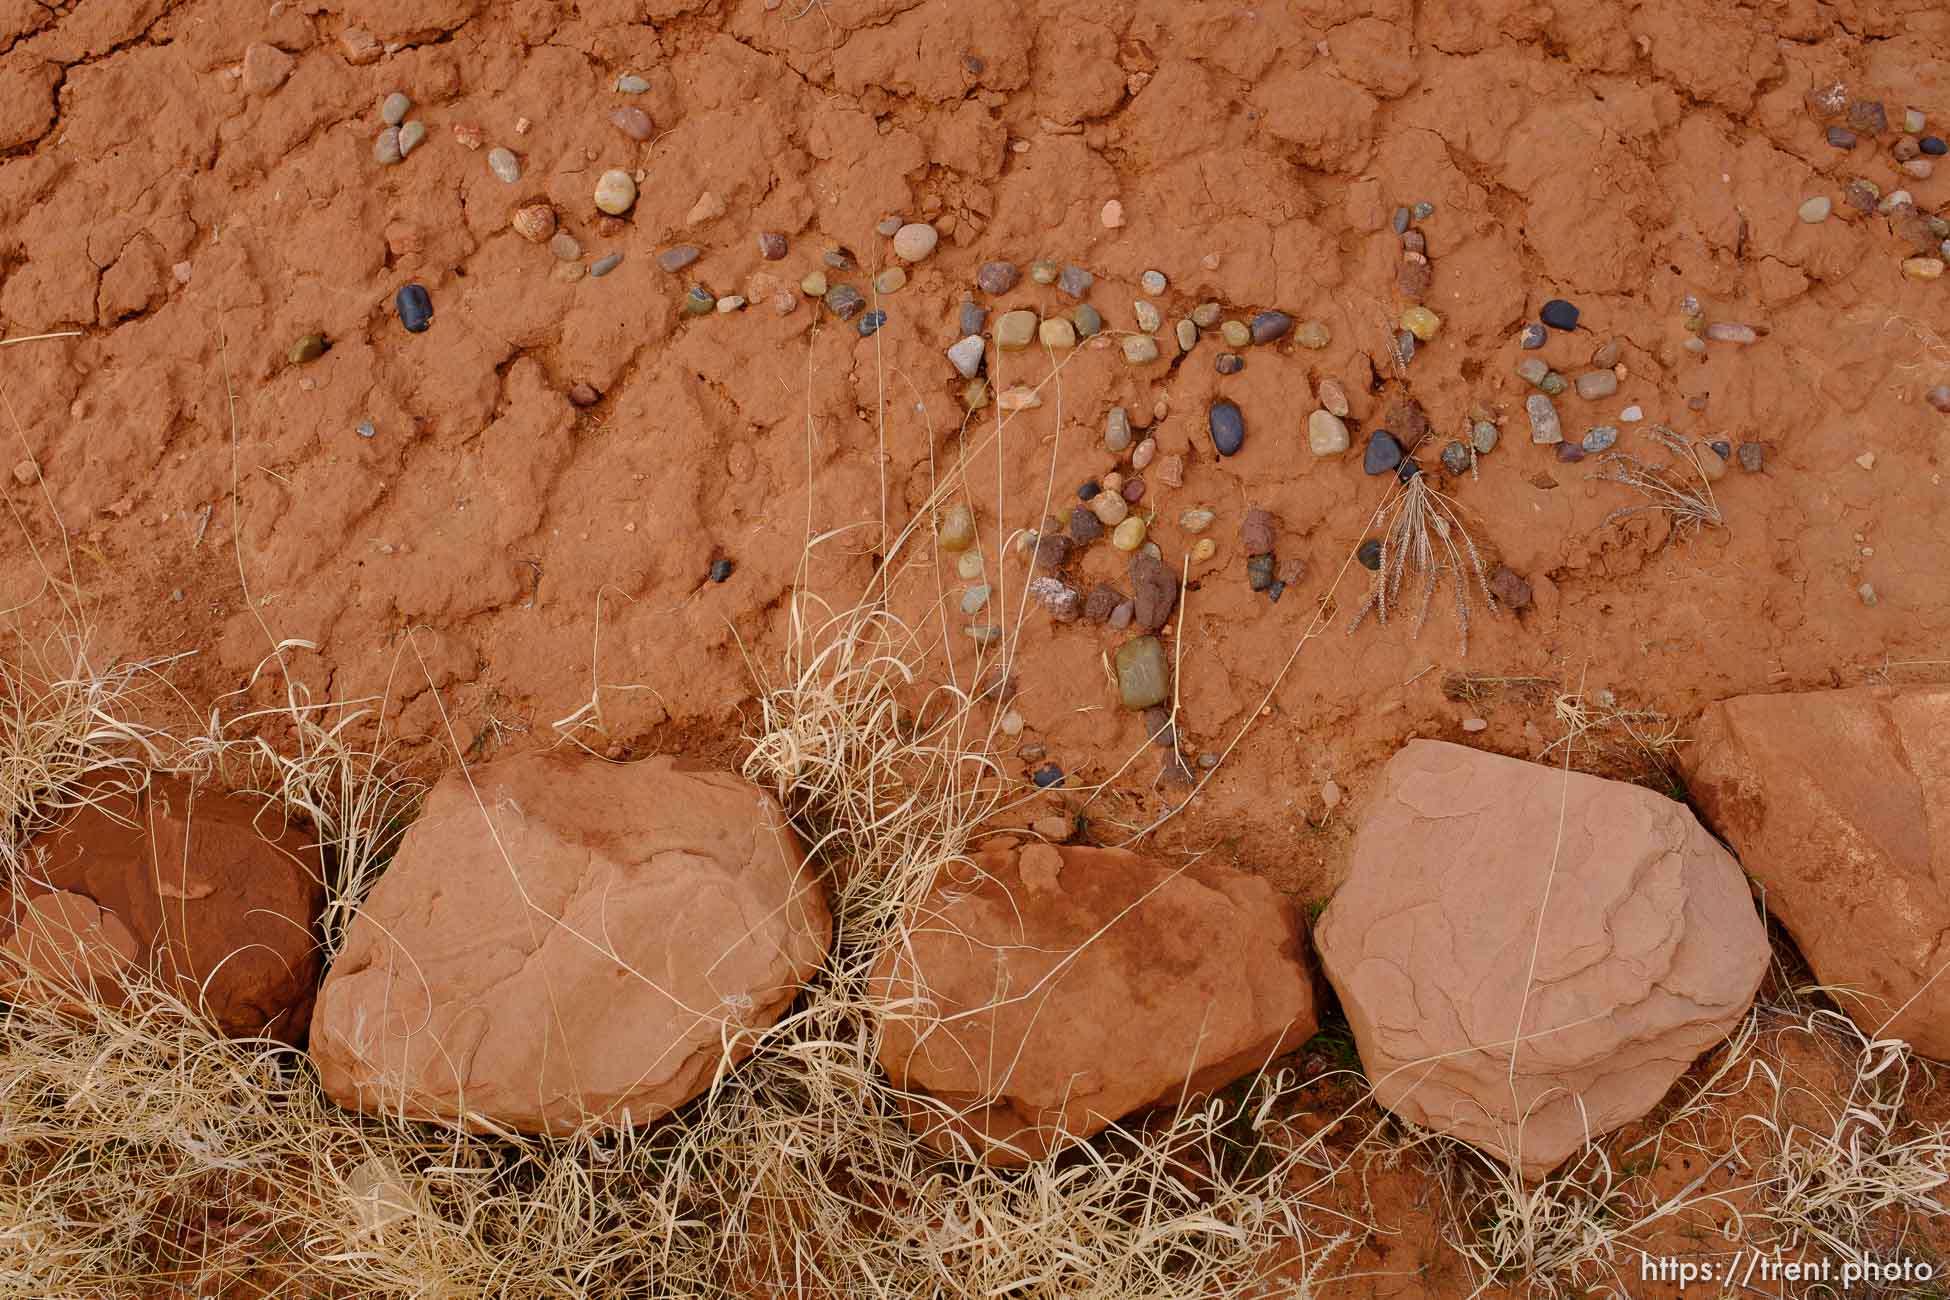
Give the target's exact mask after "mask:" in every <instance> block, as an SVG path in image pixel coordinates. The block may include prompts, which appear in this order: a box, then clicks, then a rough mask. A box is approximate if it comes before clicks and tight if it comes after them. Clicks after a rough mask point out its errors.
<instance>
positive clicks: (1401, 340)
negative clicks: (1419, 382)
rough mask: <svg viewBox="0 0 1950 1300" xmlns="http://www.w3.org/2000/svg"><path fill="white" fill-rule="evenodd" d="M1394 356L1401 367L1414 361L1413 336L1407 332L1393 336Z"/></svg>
mask: <svg viewBox="0 0 1950 1300" xmlns="http://www.w3.org/2000/svg"><path fill="white" fill-rule="evenodd" d="M1395 356H1396V357H1398V358H1399V359H1400V360H1401V363H1402V364H1403V365H1407V364H1408V363H1409V362H1411V361H1413V360H1415V336H1414V335H1413V334H1411V333H1409V332H1408V331H1407V330H1403V331H1402V332H1401V333H1399V334H1397V335H1395Z"/></svg>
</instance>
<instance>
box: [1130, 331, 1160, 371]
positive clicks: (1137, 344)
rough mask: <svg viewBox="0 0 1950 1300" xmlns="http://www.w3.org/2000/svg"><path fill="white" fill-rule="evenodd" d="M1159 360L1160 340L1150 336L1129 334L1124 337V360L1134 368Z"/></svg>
mask: <svg viewBox="0 0 1950 1300" xmlns="http://www.w3.org/2000/svg"><path fill="white" fill-rule="evenodd" d="M1157 359H1158V340H1156V339H1154V338H1152V337H1151V336H1150V335H1149V334H1127V335H1125V336H1124V360H1126V361H1128V362H1130V363H1131V364H1132V365H1134V366H1142V365H1147V364H1149V363H1150V362H1153V361H1156V360H1157Z"/></svg>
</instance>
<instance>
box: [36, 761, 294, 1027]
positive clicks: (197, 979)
mask: <svg viewBox="0 0 1950 1300" xmlns="http://www.w3.org/2000/svg"><path fill="white" fill-rule="evenodd" d="M260 807H261V805H260V804H259V803H257V802H256V801H254V800H250V799H245V798H242V797H239V796H235V795H228V794H222V793H218V792H216V791H205V790H197V789H196V788H195V787H194V786H193V785H191V783H190V782H188V781H186V780H184V779H182V778H180V777H166V776H156V777H154V778H152V780H151V783H150V786H149V789H148V790H147V791H145V792H143V793H142V794H140V795H136V796H130V795H106V794H104V795H101V796H99V806H98V807H91V808H82V809H79V810H78V811H76V812H75V813H74V814H73V815H72V816H70V817H69V818H68V819H67V820H66V821H64V822H62V823H61V824H60V825H59V826H56V827H55V828H54V829H52V830H49V831H47V832H45V833H43V834H41V835H39V836H37V837H35V839H34V840H33V842H32V844H31V845H30V847H29V850H28V852H29V855H30V861H33V862H34V863H35V865H34V867H33V869H32V870H31V872H30V873H28V874H27V875H26V876H24V877H23V878H22V881H23V883H20V884H17V885H16V888H17V889H18V891H19V895H20V900H21V901H22V903H24V905H25V910H24V911H23V914H22V915H21V916H19V917H14V916H13V915H12V913H13V911H14V909H12V908H0V984H4V983H6V982H11V980H12V979H13V978H14V977H15V976H16V975H17V974H18V973H19V964H20V963H22V962H28V963H32V964H33V965H35V966H36V967H37V968H38V969H39V970H40V971H41V972H42V973H43V974H46V975H50V976H53V977H54V978H56V979H57V980H61V981H62V982H64V983H67V984H68V985H69V986H70V987H76V983H75V981H76V980H77V979H80V978H98V977H100V976H102V975H104V974H106V973H107V972H108V971H109V970H111V969H114V968H115V967H116V966H117V965H118V964H119V962H120V961H121V960H129V961H133V962H135V963H136V964H137V965H138V966H141V967H143V968H146V969H150V970H154V971H155V972H156V973H157V974H158V975H159V976H160V978H161V979H162V981H163V984H164V986H165V987H167V988H169V989H171V990H172V991H173V992H174V993H175V994H176V996H178V997H180V998H182V999H183V1000H184V1001H186V1002H188V1003H190V1004H191V1005H201V1006H202V1007H203V1008H204V1009H205V1011H206V1012H207V1013H208V1015H209V1016H210V1018H211V1020H212V1021H213V1022H215V1024H216V1025H217V1027H218V1028H219V1029H220V1030H222V1032H224V1033H225V1034H228V1035H230V1036H232V1037H251V1036H256V1035H260V1034H262V1035H267V1036H269V1037H272V1038H276V1039H279V1040H281V1041H283V1042H287V1043H298V1042H302V1041H303V1040H304V1036H305V1028H306V1026H307V1025H308V1024H309V1023H310V1020H311V1013H312V998H313V994H314V992H315V990H316V987H317V983H318V966H319V962H318V940H317V936H316V935H315V934H314V932H313V927H314V926H315V924H316V923H317V919H318V911H319V908H320V907H321V906H322V905H323V904H324V890H323V887H322V885H321V884H320V881H321V880H322V879H323V875H324V864H323V863H322V862H321V861H320V859H319V855H318V850H317V849H316V848H315V847H313V845H312V844H311V837H310V836H309V835H307V834H306V833H305V832H304V831H301V830H299V829H298V828H296V827H287V826H281V825H280V823H279V820H278V817H277V816H276V814H275V813H273V812H269V811H266V812H264V813H263V814H262V815H260ZM50 895H58V896H60V897H58V898H56V899H54V900H53V901H48V902H41V901H39V900H42V899H45V898H48V897H49V896H50ZM15 921H18V922H19V925H18V928H16V926H15ZM69 922H74V923H75V925H74V926H73V927H70V926H69V925H68V923H69ZM124 936H126V937H127V941H126V942H124V941H123V938H124ZM64 943H65V951H66V952H67V953H68V954H69V955H71V956H77V955H78V956H81V957H82V961H83V964H84V965H85V967H86V970H80V969H76V968H75V967H72V966H68V965H65V964H63V965H58V966H55V967H53V968H50V967H48V966H46V965H44V964H43V962H44V961H45V960H54V959H57V958H58V957H59V954H60V953H61V951H63V945H64ZM63 971H69V972H72V974H71V975H67V976H64V975H63ZM91 972H92V974H91Z"/></svg>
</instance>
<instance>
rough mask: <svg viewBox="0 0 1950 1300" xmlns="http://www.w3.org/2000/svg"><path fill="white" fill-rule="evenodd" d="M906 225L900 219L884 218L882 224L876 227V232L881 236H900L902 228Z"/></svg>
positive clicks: (881, 220)
mask: <svg viewBox="0 0 1950 1300" xmlns="http://www.w3.org/2000/svg"><path fill="white" fill-rule="evenodd" d="M906 224H907V223H906V222H905V221H902V220H901V219H900V218H899V217H882V218H881V219H880V224H879V225H877V226H875V227H874V232H875V233H876V234H881V235H890V236H891V235H898V234H899V233H900V229H901V227H902V226H904V225H906Z"/></svg>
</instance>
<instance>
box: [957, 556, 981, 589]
mask: <svg viewBox="0 0 1950 1300" xmlns="http://www.w3.org/2000/svg"><path fill="white" fill-rule="evenodd" d="M982 569H983V563H982V553H981V552H980V551H977V550H966V551H963V552H962V553H961V554H960V555H959V556H957V557H955V572H956V573H958V574H960V575H961V576H962V579H963V580H964V581H967V582H973V581H974V580H975V579H977V578H979V577H981V576H982Z"/></svg>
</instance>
